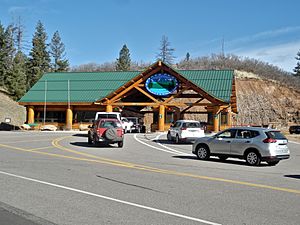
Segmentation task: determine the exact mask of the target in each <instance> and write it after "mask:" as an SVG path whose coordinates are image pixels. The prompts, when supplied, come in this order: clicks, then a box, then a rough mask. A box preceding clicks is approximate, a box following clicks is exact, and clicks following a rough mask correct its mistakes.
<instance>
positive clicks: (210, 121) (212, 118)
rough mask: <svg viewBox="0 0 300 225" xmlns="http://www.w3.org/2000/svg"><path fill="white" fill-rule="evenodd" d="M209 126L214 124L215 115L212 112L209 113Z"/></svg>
mask: <svg viewBox="0 0 300 225" xmlns="http://www.w3.org/2000/svg"><path fill="white" fill-rule="evenodd" d="M207 124H208V125H213V124H214V114H213V113H212V112H208V113H207Z"/></svg>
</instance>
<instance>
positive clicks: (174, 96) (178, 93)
mask: <svg viewBox="0 0 300 225" xmlns="http://www.w3.org/2000/svg"><path fill="white" fill-rule="evenodd" d="M189 88H191V87H190V86H189V85H188V86H186V87H185V88H183V89H181V90H180V91H178V92H177V94H175V95H172V96H171V97H169V98H167V99H166V100H165V101H164V103H168V102H170V101H172V100H173V99H174V98H176V97H177V96H179V95H180V94H181V93H183V92H184V91H186V90H188V89H189Z"/></svg>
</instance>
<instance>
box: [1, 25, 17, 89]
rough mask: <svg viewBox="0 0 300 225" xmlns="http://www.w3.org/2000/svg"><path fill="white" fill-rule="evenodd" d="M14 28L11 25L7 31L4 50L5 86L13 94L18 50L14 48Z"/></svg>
mask: <svg viewBox="0 0 300 225" xmlns="http://www.w3.org/2000/svg"><path fill="white" fill-rule="evenodd" d="M13 29H14V28H13V26H12V25H9V26H8V27H7V28H6V30H5V34H4V36H5V48H4V54H5V55H4V58H3V59H4V70H5V71H4V84H5V86H6V89H7V90H8V91H9V92H10V93H12V94H13V92H14V91H13V90H14V87H15V84H14V83H15V77H14V74H13V64H14V57H15V52H16V49H15V47H14V37H13Z"/></svg>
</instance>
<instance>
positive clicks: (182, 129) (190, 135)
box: [167, 120, 205, 143]
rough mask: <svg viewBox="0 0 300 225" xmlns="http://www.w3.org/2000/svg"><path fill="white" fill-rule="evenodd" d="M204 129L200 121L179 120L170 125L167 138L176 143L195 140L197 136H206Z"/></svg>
mask: <svg viewBox="0 0 300 225" xmlns="http://www.w3.org/2000/svg"><path fill="white" fill-rule="evenodd" d="M204 136H205V134H204V130H203V129H201V126H200V122H199V121H196V120H177V121H176V122H175V124H174V125H173V126H171V127H170V129H169V131H168V134H167V138H168V140H169V141H171V140H174V141H175V143H179V142H183V141H194V140H196V139H197V138H200V137H204Z"/></svg>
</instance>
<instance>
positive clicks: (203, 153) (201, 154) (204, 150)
mask: <svg viewBox="0 0 300 225" xmlns="http://www.w3.org/2000/svg"><path fill="white" fill-rule="evenodd" d="M196 154H197V157H198V159H201V160H206V159H208V158H209V156H210V152H209V149H208V147H206V146H205V145H198V146H197V150H196Z"/></svg>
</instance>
